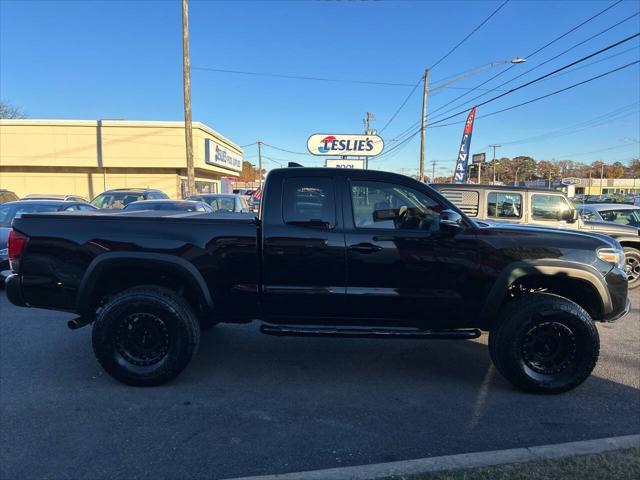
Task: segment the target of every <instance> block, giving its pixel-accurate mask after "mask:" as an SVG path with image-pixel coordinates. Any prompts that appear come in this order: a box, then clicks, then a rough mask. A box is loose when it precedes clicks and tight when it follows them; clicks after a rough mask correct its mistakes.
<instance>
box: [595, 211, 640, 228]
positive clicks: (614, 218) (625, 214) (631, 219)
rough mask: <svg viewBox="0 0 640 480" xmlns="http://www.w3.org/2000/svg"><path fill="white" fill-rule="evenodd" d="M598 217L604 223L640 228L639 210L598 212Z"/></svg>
mask: <svg viewBox="0 0 640 480" xmlns="http://www.w3.org/2000/svg"><path fill="white" fill-rule="evenodd" d="M599 213H600V216H601V217H602V219H603V220H604V221H605V222H613V223H618V224H620V225H629V226H632V227H638V228H640V208H635V209H625V210H600V212H599Z"/></svg>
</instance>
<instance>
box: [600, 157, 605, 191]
mask: <svg viewBox="0 0 640 480" xmlns="http://www.w3.org/2000/svg"><path fill="white" fill-rule="evenodd" d="M603 183H604V162H603V161H602V160H600V195H603V194H604V188H602V187H603Z"/></svg>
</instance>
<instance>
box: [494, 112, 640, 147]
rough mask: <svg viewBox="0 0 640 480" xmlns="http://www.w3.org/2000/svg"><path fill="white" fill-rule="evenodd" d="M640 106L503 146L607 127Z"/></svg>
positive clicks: (510, 142)
mask: <svg viewBox="0 0 640 480" xmlns="http://www.w3.org/2000/svg"><path fill="white" fill-rule="evenodd" d="M639 105H640V102H634V103H631V104H628V105H625V106H624V107H620V108H616V109H615V110H611V111H609V112H607V113H604V114H601V115H598V116H596V117H593V118H590V119H589V120H585V121H583V122H580V123H577V124H574V125H569V126H567V127H564V128H560V129H555V130H552V131H550V132H547V133H543V134H540V135H535V136H532V137H526V138H522V139H518V140H511V141H509V142H502V144H501V145H502V146H505V145H518V144H522V143H531V142H538V141H541V140H546V139H548V138H557V137H562V136H565V135H572V134H574V133H578V132H581V131H583V130H586V129H589V128H594V127H599V126H601V125H606V124H609V123H611V122H614V121H617V120H621V119H623V118H626V117H628V116H630V115H634V114H636V113H637V111H638V110H637V107H638V106H639ZM630 109H636V110H635V111H632V112H629V113H626V112H627V111H628V110H630Z"/></svg>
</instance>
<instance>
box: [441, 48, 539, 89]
mask: <svg viewBox="0 0 640 480" xmlns="http://www.w3.org/2000/svg"><path fill="white" fill-rule="evenodd" d="M526 61H527V59H526V58H520V57H516V58H512V59H511V60H499V61H497V62H491V63H487V64H486V65H482V66H481V67H478V68H474V69H473V70H468V71H466V72H462V73H461V74H459V75H457V76H455V77H454V78H452V79H451V80H448V81H447V82H445V83H441V84H440V85H436V86H435V87H432V88H431V89H430V90H431V93H433V92H435V91H438V90H441V89H443V88H446V87H448V86H449V85H451V84H452V83H455V82H458V81H460V80H464V79H465V78H468V77H471V76H473V75H477V74H478V73H481V72H484V71H485V70H488V69H489V68H493V67H497V66H499V65H505V64H507V63H511V64H513V65H517V64H520V63H525V62H526Z"/></svg>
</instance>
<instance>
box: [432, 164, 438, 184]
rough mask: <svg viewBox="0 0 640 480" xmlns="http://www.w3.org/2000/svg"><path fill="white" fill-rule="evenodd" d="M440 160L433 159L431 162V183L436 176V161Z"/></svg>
mask: <svg viewBox="0 0 640 480" xmlns="http://www.w3.org/2000/svg"><path fill="white" fill-rule="evenodd" d="M437 162H438V161H437V160H435V159H434V160H433V161H432V162H431V183H433V179H434V178H436V163H437Z"/></svg>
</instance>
